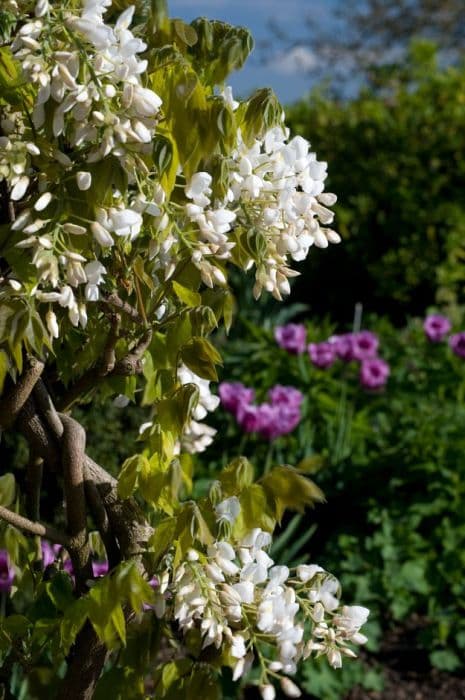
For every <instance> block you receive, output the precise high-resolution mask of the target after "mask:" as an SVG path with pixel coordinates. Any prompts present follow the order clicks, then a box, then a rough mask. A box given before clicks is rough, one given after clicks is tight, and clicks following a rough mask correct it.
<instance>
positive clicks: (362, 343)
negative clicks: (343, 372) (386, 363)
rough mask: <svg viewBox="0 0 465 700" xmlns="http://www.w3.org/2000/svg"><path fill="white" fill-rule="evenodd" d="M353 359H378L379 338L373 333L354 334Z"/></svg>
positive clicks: (352, 341) (360, 332)
mask: <svg viewBox="0 0 465 700" xmlns="http://www.w3.org/2000/svg"><path fill="white" fill-rule="evenodd" d="M351 345H352V359H354V360H360V361H362V360H370V359H372V358H374V357H376V355H377V352H378V346H379V340H378V336H377V335H376V334H375V333H372V332H371V331H359V332H358V333H352V338H351Z"/></svg>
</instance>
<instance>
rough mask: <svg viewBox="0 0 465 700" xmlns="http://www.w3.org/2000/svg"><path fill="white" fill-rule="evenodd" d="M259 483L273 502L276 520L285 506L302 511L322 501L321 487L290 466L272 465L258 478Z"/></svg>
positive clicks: (279, 518)
mask: <svg viewBox="0 0 465 700" xmlns="http://www.w3.org/2000/svg"><path fill="white" fill-rule="evenodd" d="M260 484H261V485H262V486H263V488H264V490H265V491H266V493H267V494H268V496H269V498H270V500H271V501H272V502H273V503H274V506H275V513H276V519H277V520H278V522H280V521H281V518H282V516H283V513H284V511H285V510H286V508H289V509H291V510H297V511H300V512H302V511H303V510H304V509H305V508H306V507H307V506H314V505H315V504H316V503H321V502H322V501H324V495H323V492H322V491H321V489H319V488H318V486H317V485H316V484H315V483H314V482H313V481H310V479H307V478H306V477H304V476H302V474H299V473H298V472H297V471H296V470H295V469H293V468H292V467H285V466H280V467H274V469H272V470H271V471H270V472H269V473H268V474H267V475H266V476H264V477H263V478H262V479H260Z"/></svg>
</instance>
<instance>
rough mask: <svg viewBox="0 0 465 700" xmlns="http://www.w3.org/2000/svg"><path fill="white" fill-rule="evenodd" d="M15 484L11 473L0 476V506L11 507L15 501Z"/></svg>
mask: <svg viewBox="0 0 465 700" xmlns="http://www.w3.org/2000/svg"><path fill="white" fill-rule="evenodd" d="M15 493H16V482H15V477H14V475H13V474H12V473H11V472H7V473H6V474H3V476H0V506H5V507H6V508H8V506H11V504H12V503H13V501H14V500H15Z"/></svg>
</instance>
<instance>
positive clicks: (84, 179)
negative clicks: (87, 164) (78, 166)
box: [76, 170, 92, 191]
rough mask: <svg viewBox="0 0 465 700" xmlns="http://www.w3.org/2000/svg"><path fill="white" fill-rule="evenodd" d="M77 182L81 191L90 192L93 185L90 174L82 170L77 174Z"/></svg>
mask: <svg viewBox="0 0 465 700" xmlns="http://www.w3.org/2000/svg"><path fill="white" fill-rule="evenodd" d="M76 181H77V186H78V187H79V189H80V190H81V191H84V190H88V189H89V188H90V186H91V185H92V175H91V174H90V173H89V172H86V171H82V170H80V171H79V172H78V173H76Z"/></svg>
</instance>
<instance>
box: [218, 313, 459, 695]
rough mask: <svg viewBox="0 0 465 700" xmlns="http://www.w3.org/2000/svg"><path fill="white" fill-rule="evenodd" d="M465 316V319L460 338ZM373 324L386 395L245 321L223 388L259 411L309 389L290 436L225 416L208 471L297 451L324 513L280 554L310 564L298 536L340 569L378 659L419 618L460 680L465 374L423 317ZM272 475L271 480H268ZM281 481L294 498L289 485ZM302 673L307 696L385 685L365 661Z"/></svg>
mask: <svg viewBox="0 0 465 700" xmlns="http://www.w3.org/2000/svg"><path fill="white" fill-rule="evenodd" d="M462 319H463V316H462V314H461V312H460V311H459V310H456V312H455V327H456V329H457V330H460V329H461V327H462V325H461V324H462V322H463V321H462ZM364 325H365V326H366V327H368V328H370V330H373V331H376V332H377V333H378V335H379V338H380V354H381V356H382V357H383V358H385V359H386V360H387V361H388V362H389V364H390V366H391V376H390V378H389V381H388V384H387V386H386V388H385V389H384V390H382V391H378V392H371V393H370V392H367V391H366V390H364V389H363V388H362V387H361V386H360V384H359V378H358V367H357V366H356V365H355V363H351V364H347V363H342V362H341V361H339V362H337V363H336V364H335V365H334V366H333V367H331V368H330V369H326V370H321V369H318V368H316V367H314V366H312V364H311V362H310V359H309V358H308V356H307V355H306V354H304V355H302V356H295V355H291V354H289V353H287V352H286V351H284V350H281V349H279V348H278V347H277V345H276V342H275V340H274V338H273V335H272V332H271V328H270V321H268V322H267V323H266V324H265V327H260V326H256V325H252V324H250V323H249V322H247V323H244V324H243V325H242V328H241V330H240V332H238V337H237V339H236V340H233V341H229V343H228V348H227V351H226V352H225V353H224V360H225V369H224V371H223V377H222V378H223V379H224V380H226V381H241V382H243V383H244V384H245V385H246V386H250V387H253V388H254V389H255V390H256V392H257V400H258V401H260V400H262V399H265V396H266V392H267V391H268V390H269V389H270V388H271V387H272V386H273V385H274V384H276V383H279V384H283V385H290V386H294V387H296V388H298V389H300V391H302V392H303V393H304V396H305V400H304V404H303V417H302V421H301V423H300V424H299V426H298V427H297V428H296V430H295V431H294V433H293V434H291V435H288V436H283V437H280V438H278V439H276V440H275V441H274V442H272V443H269V442H268V441H266V440H264V439H262V438H259V437H257V436H254V435H253V434H251V435H246V434H242V435H241V434H240V429H239V427H238V426H237V424H236V423H235V421H234V419H233V418H232V417H231V416H228V414H226V413H224V412H223V413H221V412H219V413H218V426H219V425H222V426H223V428H222V430H223V432H222V435H223V439H222V443H221V451H220V450H218V449H217V448H215V446H212V447H211V448H210V449H209V451H208V453H207V457H208V458H209V460H210V466H209V469H208V470H207V471H206V472H204V473H205V474H206V475H207V474H210V475H213V474H214V473H215V471H216V470H217V469H218V465H219V464H221V463H223V462H224V461H227V460H230V459H232V458H233V457H235V456H236V455H238V454H241V455H245V457H247V458H248V459H253V460H254V462H255V463H256V464H259V465H264V466H265V469H266V464H272V463H274V462H276V461H279V460H280V459H281V458H282V456H283V455H286V459H289V460H290V461H292V462H293V463H294V464H296V465H297V469H298V471H300V472H304V471H305V472H307V473H309V474H311V475H312V478H313V479H315V481H316V483H317V484H318V487H320V488H321V489H322V490H323V492H324V494H325V497H326V500H327V505H326V506H325V507H324V508H317V509H316V512H314V513H312V514H311V517H310V518H308V516H307V518H306V519H305V520H304V521H302V522H301V523H299V524H298V526H297V525H296V523H295V522H293V525H292V527H293V528H294V529H292V528H291V529H290V530H289V534H288V531H287V530H286V529H285V530H284V532H283V535H282V537H283V538H284V546H281V548H279V546H278V549H277V553H276V556H278V557H279V556H282V557H283V561H285V562H286V563H287V561H288V556H292V557H297V556H299V552H298V551H297V552H296V551H294V550H293V551H292V552H291V555H289V552H288V549H287V543H288V542H289V541H291V542H295V541H296V539H297V537H298V535H299V534H300V533H301V534H302V536H303V540H302V544H303V543H304V542H307V541H308V542H309V544H308V545H307V547H309V548H310V550H311V560H312V561H318V562H319V563H322V565H323V566H326V567H327V568H328V569H329V570H335V569H336V568H337V569H338V571H339V572H340V579H341V583H342V585H343V587H344V589H349V590H351V591H352V594H353V597H354V599H356V600H357V601H358V602H360V604H364V605H366V606H367V607H369V608H370V609H371V611H372V612H371V616H370V620H371V622H370V625H372V626H370V629H369V631H367V634H368V636H369V638H370V640H371V648H372V649H373V650H375V649H376V648H377V645H379V642H380V639H381V630H383V632H384V631H387V629H388V628H389V627H391V626H398V627H399V626H400V627H401V628H402V627H403V625H404V624H405V623H406V621H408V620H410V619H416V620H418V621H420V622H419V624H418V625H417V630H416V639H415V643H416V645H417V647H418V648H419V649H424V650H426V651H427V652H428V653H429V658H430V662H431V664H432V665H434V666H436V667H437V668H441V669H443V670H447V671H456V670H458V669H462V668H463V661H462V658H463V648H464V644H465V642H464V640H465V626H464V622H463V620H464V617H463V595H462V594H463V586H462V572H463V567H464V565H465V559H464V557H463V554H462V552H463V551H464V550H465V525H464V520H463V499H464V496H465V461H464V457H463V455H464V454H465V442H464V433H463V425H464V422H465V364H464V361H463V360H462V359H460V358H458V357H457V356H455V355H454V354H453V353H452V351H451V349H450V348H449V347H448V346H447V343H446V342H443V343H439V344H434V343H430V342H428V341H427V339H426V337H425V335H424V332H423V328H422V325H421V322H420V321H419V320H412V321H410V322H409V323H408V325H407V326H406V327H405V328H403V329H402V330H400V331H398V330H396V329H395V328H394V327H393V326H392V325H391V323H390V322H389V321H387V320H386V319H381V318H376V317H373V318H371V319H370V320H367V321H366V322H365V324H364ZM341 330H342V329H340V328H335V327H334V325H330V324H329V323H328V322H326V323H322V324H320V325H316V324H314V323H311V324H310V323H309V324H307V337H308V340H309V341H313V342H318V341H320V340H324V339H326V338H327V337H328V336H329V335H331V334H332V333H334V332H341ZM225 421H227V425H228V427H227V429H226V430H225V428H224V422H225ZM243 463H247V462H243ZM279 469H283V468H279ZM297 473H298V472H296V474H297ZM279 474H280V471H279V470H278V472H277V474H276V476H274V477H273V479H275V478H276V477H277V476H278V475H279ZM267 479H268V476H267V474H266V473H265V475H264V477H263V479H262V480H261V481H260V482H259V483H262V484H266V481H267ZM278 479H279V476H278ZM277 483H279V484H280V485H279V488H277V492H279V493H280V494H281V495H280V498H283V499H284V500H285V488H284V482H281V483H280V482H279V481H278V482H277ZM296 492H297V493H302V490H301V489H300V490H297V489H295V490H294V491H293V493H294V494H295V493H296ZM310 525H311V539H310V540H308V537H306V535H307V530H308V528H309V527H310ZM288 527H289V526H288ZM288 537H290V540H289V539H287V538H288ZM278 542H279V540H278ZM305 673H308V677H307V679H306V681H305V684H306V688H307V690H308V691H309V692H311V693H313V694H315V695H317V696H318V697H322V698H333V697H334V698H339V697H341V696H342V694H343V692H344V690H347V689H349V688H350V687H351V685H353V684H356V683H360V682H362V680H363V682H364V683H365V682H366V683H367V685H366V686H364V687H366V689H367V690H368V689H369V688H372V689H374V688H375V687H377V684H378V683H379V682H380V681H379V676H378V675H377V674H376V673H374V672H373V673H372V672H370V673H368V675H367V676H366V677H365V673H366V669H365V670H363V666H359V665H358V664H354V665H353V666H351V668H350V669H347V670H345V671H344V672H343V675H342V677H339V676H338V678H335V677H334V676H332V677H331V678H329V677H328V676H329V674H328V673H327V671H325V670H324V669H319V667H318V666H317V667H316V669H314V667H313V666H312V667H310V668H309V669H308V672H307V671H306V672H305ZM372 684H373V685H372Z"/></svg>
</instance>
